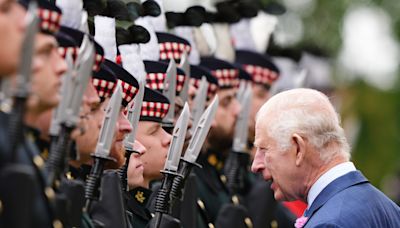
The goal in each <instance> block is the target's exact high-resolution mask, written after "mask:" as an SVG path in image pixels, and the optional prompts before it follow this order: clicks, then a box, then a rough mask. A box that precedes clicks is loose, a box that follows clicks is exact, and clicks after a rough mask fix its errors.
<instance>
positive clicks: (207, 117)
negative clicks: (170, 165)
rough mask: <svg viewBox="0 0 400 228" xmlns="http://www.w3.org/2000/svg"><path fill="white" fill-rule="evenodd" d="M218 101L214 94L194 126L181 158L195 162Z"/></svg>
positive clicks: (212, 119)
mask: <svg viewBox="0 0 400 228" xmlns="http://www.w3.org/2000/svg"><path fill="white" fill-rule="evenodd" d="M218 103H219V101H218V95H216V96H215V98H214V100H213V101H212V103H211V104H210V106H208V108H207V109H206V111H205V112H204V113H203V115H201V118H200V120H199V123H198V124H197V126H195V130H194V133H193V136H192V138H191V139H190V142H189V146H188V148H187V149H186V152H185V155H184V157H183V160H185V161H187V162H189V163H195V162H196V159H197V157H198V156H199V153H200V150H201V147H202V146H203V144H204V141H205V140H206V136H207V134H208V131H209V130H210V127H211V123H212V122H213V121H214V117H215V113H216V112H217V108H218Z"/></svg>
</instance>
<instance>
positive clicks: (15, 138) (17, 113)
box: [8, 1, 39, 162]
mask: <svg viewBox="0 0 400 228" xmlns="http://www.w3.org/2000/svg"><path fill="white" fill-rule="evenodd" d="M36 12H37V3H36V2H35V1H31V3H30V4H29V9H28V12H27V15H26V23H27V28H26V33H25V38H24V41H23V43H22V48H21V62H20V65H19V69H18V74H17V76H16V88H15V91H13V95H12V96H13V105H12V110H11V114H10V122H9V129H8V133H9V136H10V137H9V139H10V145H11V147H10V148H11V151H10V152H11V162H14V161H15V159H16V151H17V147H18V144H19V143H20V140H21V138H23V137H22V136H23V122H24V114H25V105H26V100H27V99H28V96H29V92H30V81H31V80H30V78H31V74H32V58H33V52H34V50H33V48H34V46H35V45H34V41H35V35H36V33H37V32H38V29H39V18H38V17H37V15H36Z"/></svg>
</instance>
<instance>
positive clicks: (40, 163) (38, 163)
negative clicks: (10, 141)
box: [33, 155, 44, 169]
mask: <svg viewBox="0 0 400 228" xmlns="http://www.w3.org/2000/svg"><path fill="white" fill-rule="evenodd" d="M33 163H35V165H36V167H38V168H40V169H41V168H42V167H43V165H44V161H43V158H42V157H40V156H39V155H36V156H35V157H34V158H33Z"/></svg>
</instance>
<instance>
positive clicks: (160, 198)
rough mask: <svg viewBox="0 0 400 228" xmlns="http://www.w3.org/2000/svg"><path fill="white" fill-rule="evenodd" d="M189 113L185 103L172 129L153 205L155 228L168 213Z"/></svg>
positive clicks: (157, 227)
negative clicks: (160, 181)
mask: <svg viewBox="0 0 400 228" xmlns="http://www.w3.org/2000/svg"><path fill="white" fill-rule="evenodd" d="M189 118H190V111H189V106H188V104H187V103H185V106H184V108H183V110H182V113H181V115H180V116H179V119H178V121H177V123H176V125H175V127H174V130H173V133H172V141H171V144H170V146H169V150H168V156H167V160H166V161H165V166H164V170H162V171H161V173H163V174H164V179H163V181H162V184H161V188H160V189H159V191H158V194H157V198H156V205H155V216H154V223H151V224H152V225H153V224H154V227H155V228H159V227H160V225H161V223H162V218H163V214H169V213H170V192H171V187H172V183H173V180H174V178H175V177H176V176H178V175H179V174H178V173H177V170H178V165H179V159H180V157H181V154H182V148H183V143H184V141H185V135H186V131H187V127H188V124H189Z"/></svg>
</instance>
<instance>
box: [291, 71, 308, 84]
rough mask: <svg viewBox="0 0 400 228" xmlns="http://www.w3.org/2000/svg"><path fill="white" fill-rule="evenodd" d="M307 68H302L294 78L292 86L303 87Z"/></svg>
mask: <svg viewBox="0 0 400 228" xmlns="http://www.w3.org/2000/svg"><path fill="white" fill-rule="evenodd" d="M307 73H308V72H307V69H302V70H301V71H300V72H299V73H298V74H297V75H296V77H295V78H294V88H303V87H304V84H305V82H306V79H307V75H308V74H307Z"/></svg>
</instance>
